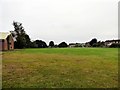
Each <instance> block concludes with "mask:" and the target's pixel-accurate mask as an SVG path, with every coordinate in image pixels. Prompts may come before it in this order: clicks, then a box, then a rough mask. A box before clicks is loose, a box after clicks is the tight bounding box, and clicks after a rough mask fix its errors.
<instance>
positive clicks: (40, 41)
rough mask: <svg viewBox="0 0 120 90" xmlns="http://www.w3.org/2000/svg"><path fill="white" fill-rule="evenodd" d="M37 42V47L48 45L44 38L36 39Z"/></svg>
mask: <svg viewBox="0 0 120 90" xmlns="http://www.w3.org/2000/svg"><path fill="white" fill-rule="evenodd" d="M35 43H36V46H37V48H46V47H47V44H46V43H45V42H44V41H42V40H36V41H35Z"/></svg>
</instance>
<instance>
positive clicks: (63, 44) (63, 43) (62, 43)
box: [58, 42, 68, 47]
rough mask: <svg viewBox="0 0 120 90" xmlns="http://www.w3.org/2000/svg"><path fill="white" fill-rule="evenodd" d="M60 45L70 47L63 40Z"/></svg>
mask: <svg viewBox="0 0 120 90" xmlns="http://www.w3.org/2000/svg"><path fill="white" fill-rule="evenodd" d="M58 47H68V45H67V43H66V42H61V43H60V44H59V45H58Z"/></svg>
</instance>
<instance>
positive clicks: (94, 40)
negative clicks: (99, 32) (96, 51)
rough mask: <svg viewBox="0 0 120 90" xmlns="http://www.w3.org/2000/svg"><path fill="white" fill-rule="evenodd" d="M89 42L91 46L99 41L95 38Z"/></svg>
mask: <svg viewBox="0 0 120 90" xmlns="http://www.w3.org/2000/svg"><path fill="white" fill-rule="evenodd" d="M89 43H90V45H91V46H93V45H95V44H96V43H97V39H96V38H93V39H92V40H91V41H90V42H89Z"/></svg>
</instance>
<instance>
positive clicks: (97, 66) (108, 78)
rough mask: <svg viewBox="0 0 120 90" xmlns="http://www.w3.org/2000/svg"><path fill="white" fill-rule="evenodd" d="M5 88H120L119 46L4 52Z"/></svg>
mask: <svg viewBox="0 0 120 90" xmlns="http://www.w3.org/2000/svg"><path fill="white" fill-rule="evenodd" d="M2 67H3V71H2V76H3V88H11V87H12V88H19V87H21V88H75V87H76V88H115V87H118V86H117V85H118V49H117V48H45V49H22V50H14V51H5V52H3V64H2Z"/></svg>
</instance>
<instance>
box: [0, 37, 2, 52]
mask: <svg viewBox="0 0 120 90" xmlns="http://www.w3.org/2000/svg"><path fill="white" fill-rule="evenodd" d="M1 50H2V40H1V39H0V51H1Z"/></svg>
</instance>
